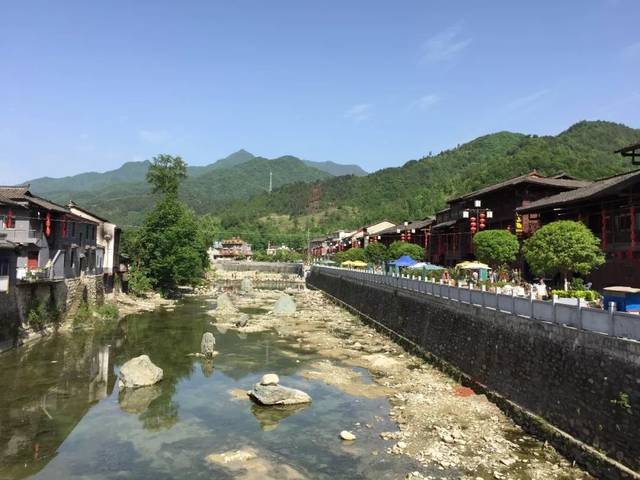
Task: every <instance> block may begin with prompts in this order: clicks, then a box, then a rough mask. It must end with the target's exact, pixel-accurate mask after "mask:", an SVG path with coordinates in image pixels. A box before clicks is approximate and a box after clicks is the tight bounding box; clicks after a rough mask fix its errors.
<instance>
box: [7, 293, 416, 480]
mask: <svg viewBox="0 0 640 480" xmlns="http://www.w3.org/2000/svg"><path fill="white" fill-rule="evenodd" d="M208 308H211V303H209V302H207V299H187V300H185V301H183V302H181V303H179V304H178V306H177V307H176V309H175V311H172V312H169V311H164V310H160V311H157V312H154V313H145V314H139V315H132V316H129V317H127V318H125V319H124V320H122V321H120V322H117V323H116V322H114V323H113V324H112V325H110V326H105V327H102V328H98V329H95V330H91V331H76V332H75V333H73V334H71V335H55V336H52V337H50V338H47V339H44V340H41V341H39V342H36V343H34V344H32V345H30V346H27V347H23V348H20V349H17V350H13V351H9V352H7V353H4V354H2V355H0V388H1V390H0V479H17V478H27V477H31V478H42V479H45V478H46V479H58V478H59V479H67V478H83V479H112V478H113V479H115V478H136V479H165V478H166V479H174V478H189V479H212V478H215V479H226V478H246V479H250V478H256V479H258V478H265V472H267V475H266V478H283V479H285V478H303V477H304V478H314V479H316V478H317V479H322V478H352V479H357V478H380V479H385V478H390V479H391V478H403V477H404V474H405V473H406V472H408V471H411V469H412V468H413V467H414V465H413V464H412V463H411V462H412V460H411V459H409V458H408V457H405V456H391V455H386V454H384V448H385V445H384V444H383V441H382V440H381V439H380V438H379V433H380V432H381V431H385V430H392V429H394V428H395V427H394V425H392V424H391V422H390V421H389V417H388V412H389V409H390V405H389V403H388V401H387V400H386V399H385V398H383V397H382V398H377V399H368V398H364V397H354V396H350V395H348V394H346V393H345V392H343V391H341V390H338V389H336V388H334V387H332V386H330V385H327V384H325V383H323V382H320V381H313V380H307V379H304V378H302V377H301V376H299V375H298V374H299V372H300V371H301V370H302V369H303V368H304V366H305V365H306V364H308V363H309V362H312V361H316V360H318V358H320V357H319V356H318V354H317V353H315V352H313V351H308V350H304V351H301V350H299V349H297V343H296V341H295V339H292V338H282V337H279V336H278V335H276V334H275V333H272V332H266V333H265V332H263V333H252V334H242V333H238V332H237V331H231V330H229V331H226V332H224V331H220V330H218V329H217V328H216V327H215V326H213V325H211V324H210V321H211V317H210V316H208V315H207V314H206V313H205V312H206V310H207V309H208ZM247 313H249V314H252V313H253V312H247ZM257 313H259V312H257ZM206 331H211V332H212V333H213V334H214V335H215V337H216V341H217V345H216V349H217V350H218V351H219V352H220V354H219V355H218V356H217V357H216V358H215V359H214V361H213V362H210V361H203V360H201V359H198V358H194V357H189V356H188V354H189V353H192V352H198V351H199V348H200V340H201V337H202V334H203V333H204V332H206ZM141 354H147V355H149V357H150V358H151V360H152V361H153V362H154V363H155V364H156V365H158V366H160V367H161V368H162V369H163V370H164V379H163V381H162V382H160V383H159V384H158V385H156V386H153V387H147V388H144V389H139V390H134V391H132V392H129V391H127V392H120V391H119V390H118V387H117V381H116V380H117V374H118V369H119V367H120V365H122V364H123V363H124V362H125V361H127V360H128V359H130V358H132V357H135V356H138V355H141ZM269 372H277V373H278V374H279V375H280V381H281V383H282V384H283V385H286V386H290V387H295V388H300V389H302V390H304V391H306V392H308V393H309V394H310V395H311V396H312V398H313V402H312V403H311V405H309V406H307V407H304V408H301V409H298V410H295V411H291V410H288V411H279V410H269V409H265V408H260V407H257V406H255V405H253V404H252V403H251V402H249V401H248V400H247V399H245V398H242V397H243V396H242V395H239V394H238V389H241V390H247V389H249V388H251V386H252V385H253V384H254V383H256V382H257V381H258V380H259V378H260V377H261V376H262V375H263V374H264V373H269ZM364 374H365V378H369V377H368V376H367V375H368V373H367V372H364ZM358 423H360V424H363V425H364V424H366V423H368V424H373V425H374V426H373V428H371V429H368V430H365V432H364V433H363V434H362V435H359V437H358V440H357V441H356V442H354V443H352V444H345V443H343V442H341V441H340V440H339V438H338V434H339V432H340V431H341V430H343V429H349V428H350V427H351V428H353V427H354V425H357V424H358ZM247 447H248V448H252V449H254V450H255V451H256V452H257V453H258V455H259V457H260V459H261V462H262V463H261V465H262V469H260V470H259V471H255V472H251V471H247V470H243V469H239V470H238V469H235V470H232V469H230V468H227V467H225V466H221V465H217V464H213V465H212V464H209V463H208V462H207V461H206V460H205V458H206V457H207V455H210V454H212V453H222V452H226V451H229V450H237V449H240V448H247ZM284 465H286V466H288V467H287V468H286V469H284V470H283V469H282V468H283V466H284ZM289 467H290V468H289Z"/></svg>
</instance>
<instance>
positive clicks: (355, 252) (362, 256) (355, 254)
mask: <svg viewBox="0 0 640 480" xmlns="http://www.w3.org/2000/svg"><path fill="white" fill-rule="evenodd" d="M334 259H335V261H336V262H338V263H342V262H347V261H352V262H355V261H361V262H366V261H367V254H366V252H365V251H364V248H350V249H349V250H345V251H343V252H338V253H336V255H335V258H334Z"/></svg>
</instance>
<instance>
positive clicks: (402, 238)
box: [400, 232, 406, 242]
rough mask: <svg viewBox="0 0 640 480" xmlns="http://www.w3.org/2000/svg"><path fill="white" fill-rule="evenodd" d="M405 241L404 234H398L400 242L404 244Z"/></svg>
mask: <svg viewBox="0 0 640 480" xmlns="http://www.w3.org/2000/svg"><path fill="white" fill-rule="evenodd" d="M405 240H406V237H405V236H404V232H403V233H401V234H400V241H401V242H404V241H405Z"/></svg>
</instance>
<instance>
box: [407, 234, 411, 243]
mask: <svg viewBox="0 0 640 480" xmlns="http://www.w3.org/2000/svg"><path fill="white" fill-rule="evenodd" d="M407 242H411V232H407Z"/></svg>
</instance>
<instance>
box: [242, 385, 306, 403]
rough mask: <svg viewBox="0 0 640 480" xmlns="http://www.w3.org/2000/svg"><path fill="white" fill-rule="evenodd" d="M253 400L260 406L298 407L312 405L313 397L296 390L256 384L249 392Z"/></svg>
mask: <svg viewBox="0 0 640 480" xmlns="http://www.w3.org/2000/svg"><path fill="white" fill-rule="evenodd" d="M249 396H250V397H251V399H252V400H254V401H255V402H257V403H258V404H260V405H265V406H271V405H297V404H300V403H310V402H311V397H310V396H309V395H308V394H306V393H305V392H303V391H302V390H298V389H296V388H287V387H283V386H281V385H273V384H271V385H261V384H260V383H256V384H255V385H254V386H253V390H251V391H250V392H249Z"/></svg>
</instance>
